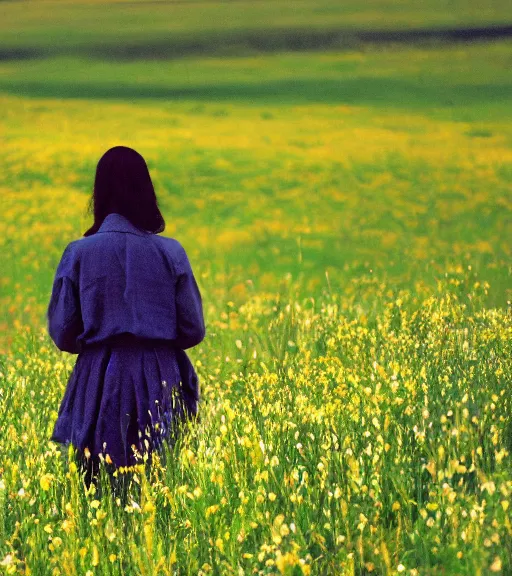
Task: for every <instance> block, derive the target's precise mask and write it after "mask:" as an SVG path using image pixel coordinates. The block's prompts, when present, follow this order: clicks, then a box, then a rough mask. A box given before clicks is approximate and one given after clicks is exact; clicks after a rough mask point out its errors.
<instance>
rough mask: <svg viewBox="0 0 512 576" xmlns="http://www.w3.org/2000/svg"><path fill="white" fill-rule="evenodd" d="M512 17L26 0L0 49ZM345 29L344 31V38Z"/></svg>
mask: <svg viewBox="0 0 512 576" xmlns="http://www.w3.org/2000/svg"><path fill="white" fill-rule="evenodd" d="M99 6H101V13H99V12H98V9H99V8H98V7H99ZM98 14H100V16H99V17H98ZM511 22H512V14H511V12H510V9H509V8H508V4H507V2H504V0H486V2H484V3H482V2H477V1H476V0H471V1H468V0H455V1H452V2H449V3H448V2H445V1H443V0H428V1H427V2H422V3H421V4H418V3H417V2H413V1H411V0H404V1H400V2H383V1H382V0H370V1H368V2H364V3H361V2H353V1H351V2H345V1H344V2H335V1H333V0H314V1H313V0H294V1H293V2H288V1H286V0H258V1H256V2H253V1H233V2H231V1H225V2H215V1H205V2H195V1H192V2H190V1H186V0H185V1H183V2H144V1H140V2H101V3H98V2H97V1H65V0H56V1H55V0H53V1H48V0H26V1H23V2H16V1H13V2H5V3H3V4H2V19H1V21H0V51H3V52H4V53H5V54H9V53H10V52H9V51H15V50H20V49H22V50H34V51H35V52H38V51H39V52H41V53H43V54H48V53H58V52H74V51H78V52H80V53H83V54H97V55H100V56H102V57H104V58H107V59H109V58H114V59H118V58H141V57H142V58H151V57H156V58H162V57H166V56H167V57H168V56H173V55H183V54H186V53H194V52H198V51H199V52H203V53H204V52H207V53H208V52H211V53H218V52H220V53H224V54H228V53H231V54H233V55H236V54H239V53H240V52H241V51H247V50H252V51H255V50H256V51H258V50H276V49H277V50H279V49H285V48H294V47H295V48H300V47H301V46H302V48H307V47H308V46H310V47H314V45H319V46H322V45H328V44H333V45H335V46H336V45H337V44H338V45H340V44H341V45H345V44H349V45H350V44H353V43H354V42H357V40H356V39H355V38H354V37H353V35H352V34H351V31H358V30H373V29H377V30H395V29H396V30H407V29H415V28H427V29H433V28H440V29H443V28H460V27H477V26H486V25H499V24H502V25H503V24H510V23H511ZM340 30H342V31H345V32H344V34H343V35H342V36H339V37H338V36H337V35H336V32H339V31H340ZM308 31H309V32H308ZM308 34H309V35H308ZM333 35H334V36H335V37H333ZM12 53H13V55H14V54H15V52H12Z"/></svg>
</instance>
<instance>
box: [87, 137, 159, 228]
mask: <svg viewBox="0 0 512 576" xmlns="http://www.w3.org/2000/svg"><path fill="white" fill-rule="evenodd" d="M111 212H117V213H118V214H121V215H123V216H125V217H126V218H127V219H128V220H129V221H130V222H131V223H132V224H133V225H134V226H137V228H141V229H142V230H147V231H148V232H152V233H153V234H158V233H159V232H163V231H164V230H165V220H164V218H163V216H162V214H161V212H160V209H159V207H158V201H157V198H156V194H155V189H154V188H153V182H152V181H151V176H150V175H149V170H148V167H147V165H146V161H145V160H144V158H143V157H142V156H141V155H140V154H139V153H138V152H136V151H135V150H133V149H132V148H128V147H126V146H114V147H113V148H110V150H107V151H106V152H105V154H103V156H102V157H101V158H100V161H99V162H98V165H97V167H96V176H95V179H94V191H93V194H92V196H91V199H90V201H89V205H88V208H87V213H88V214H93V215H94V224H93V225H92V226H91V227H90V228H89V229H88V230H87V231H86V232H85V233H84V236H91V235H92V234H95V233H96V232H97V231H98V228H99V227H100V226H101V224H102V222H103V220H104V219H105V217H106V216H108V214H110V213H111Z"/></svg>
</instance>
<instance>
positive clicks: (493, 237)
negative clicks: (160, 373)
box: [0, 2, 512, 576]
mask: <svg viewBox="0 0 512 576" xmlns="http://www.w3.org/2000/svg"><path fill="white" fill-rule="evenodd" d="M22 4H23V5H24V6H25V9H26V10H25V12H23V11H22ZM49 5H50V3H47V2H41V4H40V5H39V4H38V5H37V6H36V5H35V4H34V3H32V2H25V3H21V2H20V3H15V2H14V3H6V4H4V5H2V10H4V9H5V12H6V13H7V14H10V16H9V18H12V17H13V16H12V14H14V12H13V11H15V10H18V16H17V17H16V18H17V22H18V23H19V22H21V15H23V17H24V21H25V24H24V26H26V30H29V28H28V26H29V25H28V22H29V20H30V19H31V20H32V24H31V26H32V32H33V34H32V35H30V42H28V41H27V36H25V37H23V35H20V36H19V40H15V38H14V36H15V34H14V32H15V31H16V30H18V32H19V31H20V26H21V24H17V26H18V28H16V27H12V28H11V30H12V33H11V32H10V33H9V34H8V35H7V36H4V35H3V34H0V36H1V37H2V40H1V42H2V43H4V44H3V46H5V45H7V44H8V43H11V42H15V41H16V42H19V45H22V44H23V45H25V44H30V43H31V42H32V43H33V44H32V45H34V46H35V45H39V46H42V45H43V44H44V43H45V42H46V43H47V44H48V45H50V44H52V43H53V42H54V38H58V37H59V36H58V34H61V32H59V31H58V30H56V29H55V28H54V29H53V30H52V27H51V26H48V27H47V28H46V26H47V23H46V22H45V20H44V18H45V17H46V16H45V15H46V13H48V14H51V10H48V6H49ZM38 6H42V7H44V6H46V8H47V10H46V12H45V10H44V9H43V8H39V7H38ZM52 6H53V9H54V10H62V12H59V14H64V11H68V12H67V13H66V14H65V15H66V18H68V20H67V22H68V25H69V27H70V29H71V28H72V26H73V22H74V21H75V22H78V21H79V16H80V14H81V15H82V16H83V15H84V13H88V12H85V11H86V8H84V7H83V6H79V5H70V4H67V3H62V4H59V5H57V4H55V5H52ZM159 6H160V4H159V3H155V4H150V3H147V4H145V3H141V6H135V5H127V4H119V5H118V6H115V7H111V9H112V11H113V12H112V13H114V11H115V10H118V11H121V10H124V11H126V12H131V13H133V12H134V11H140V10H142V11H143V10H147V14H152V13H153V14H154V12H151V11H152V10H153V11H154V10H157V9H158V7H159ZM205 6H206V4H196V3H190V4H189V3H184V4H175V5H162V6H161V8H162V10H171V9H176V10H183V11H186V10H193V9H196V10H197V8H198V7H201V8H204V7H205ZM208 6H210V5H208ZM279 6H281V7H282V8H283V10H284V7H285V6H287V5H284V4H279V3H273V4H272V5H271V4H269V3H266V2H261V3H256V2H254V3H252V4H251V5H244V4H243V3H239V2H235V3H232V4H230V5H229V8H230V9H231V10H232V12H231V13H230V14H231V16H230V17H231V18H232V19H233V20H232V21H230V22H231V24H232V25H233V26H234V24H233V22H235V19H236V18H238V17H239V16H237V14H238V15H240V14H241V13H242V12H237V11H238V10H240V11H241V10H242V8H244V7H245V8H247V12H244V13H243V14H244V18H247V21H250V22H254V24H255V25H257V23H258V20H257V18H256V17H254V13H253V12H251V11H252V10H254V11H255V12H257V11H260V12H261V13H262V12H263V11H265V10H277V9H278V7H279ZM302 6H306V5H305V4H304V5H302ZM316 6H318V7H321V5H319V4H316ZM325 6H327V4H326V5H325ZM329 6H330V7H331V8H332V9H333V10H334V11H336V10H339V15H340V18H341V15H342V14H343V10H345V9H346V10H347V14H348V15H349V17H348V19H351V21H354V22H355V21H356V20H357V19H358V18H359V19H361V18H363V14H365V13H366V15H367V11H368V10H370V9H372V10H375V13H376V14H377V13H379V14H381V15H382V14H383V13H384V12H383V11H385V10H390V8H386V6H384V5H382V6H379V5H377V4H375V5H369V4H366V5H360V6H363V9H362V11H361V12H360V13H359V12H358V11H357V10H353V7H352V12H350V11H349V7H348V6H347V5H343V6H341V5H340V6H337V8H335V7H334V5H333V4H330V5H329ZM440 6H441V5H434V4H433V3H432V4H429V5H428V6H427V5H423V6H422V8H421V14H420V13H418V16H417V18H416V19H410V22H411V23H414V22H420V21H421V22H424V23H425V24H426V25H433V23H434V20H435V19H438V20H440V19H443V18H444V22H445V23H446V22H447V21H448V17H447V12H444V16H443V10H441V9H440ZM457 6H458V5H457ZM457 6H456V5H453V12H452V13H450V14H451V16H450V18H459V20H460V19H463V18H470V17H471V14H472V13H473V15H475V14H476V12H477V11H478V10H477V8H471V6H474V7H476V6H477V5H476V4H475V5H466V4H464V6H468V9H467V12H465V11H463V9H462V8H463V5H462V4H460V10H459V12H457V10H458V8H457ZM487 6H489V5H487ZM308 7H309V8H308V10H313V7H314V5H313V4H308ZM395 7H396V5H395ZM28 8H30V9H28ZM249 8H250V9H249ZM211 9H220V8H218V6H217V5H215V6H213V5H212V6H211ZM226 9H227V7H226ZM304 9H305V8H304ZM402 9H404V7H403V5H402ZM411 9H412V8H411ZM87 10H90V8H88V9H87ZM205 10H206V8H205ZM358 10H359V6H358ZM486 10H487V8H485V9H484V8H482V12H481V16H482V21H484V20H485V18H484V12H485V11H486ZM38 11H40V12H38ZM80 11H82V12H80ZM120 13H121V12H119V14H120ZM427 13H429V14H430V17H427V16H426V14H427ZM73 14H74V15H75V16H73ZM201 14H203V15H204V18H206V12H204V13H203V12H201ZM400 14H401V13H400V12H396V17H397V20H396V21H395V22H393V25H397V24H398V18H399V17H401V16H400ZM404 14H407V10H405V11H404ZM388 15H389V12H388ZM196 17H197V12H196ZM240 17H241V16H240ZM299 17H302V18H305V16H304V13H302V16H301V13H300V10H299V11H297V15H294V18H299ZM73 18H76V20H73ZM108 18H109V16H106V17H105V20H106V21H107V24H106V26H107V28H106V29H107V30H109V28H108V26H109V25H108ZM190 18H191V21H192V20H193V19H192V16H190ZM262 18H263V16H262ZM283 18H284V15H283ZM333 18H334V16H333ZM55 20H56V21H57V20H58V18H57V16H55ZM210 20H211V19H210ZM306 20H307V21H309V20H311V21H313V19H312V18H310V15H308V18H306ZM211 21H212V22H213V20H211ZM375 21H377V19H376V20H375ZM375 21H374V22H375ZM7 22H9V20H8V19H7ZM81 22H82V27H83V29H82V34H83V36H82V38H86V34H89V32H91V28H90V26H93V25H92V24H88V23H87V19H84V18H82V20H81ZM158 22H159V21H157V22H155V30H156V31H158V26H159V23H158ZM180 22H181V23H182V25H183V26H185V24H186V19H185V18H184V19H183V20H181V21H180ZM194 22H195V24H198V22H196V21H195V20H194ZM365 22H367V23H368V26H370V24H371V25H373V24H372V23H371V22H370V21H369V20H365ZM387 22H389V19H388V20H387ZM12 24H13V20H12V19H11V20H10V24H9V26H12ZM121 24H122V26H123V27H125V26H126V22H122V23H121V21H120V25H121ZM1 25H5V26H7V25H8V24H1ZM1 25H0V26H1ZM212 25H213V24H212ZM226 25H230V24H229V22H228V23H227V24H226ZM240 25H241V24H240ZM276 25H277V24H276ZM280 25H281V24H280ZM390 25H391V23H390ZM94 26H96V24H94ZM123 29H124V30H125V32H124V33H125V34H126V36H125V37H124V38H125V39H126V38H128V37H131V35H132V33H133V34H135V32H134V31H133V30H132V31H130V29H129V27H128V26H126V27H125V28H123ZM27 34H28V32H27ZM148 34H149V31H148ZM106 37H107V36H106ZM108 37H109V38H111V36H108ZM5 38H7V40H6V39H5ZM97 39H98V37H97V36H94V35H92V36H90V37H89V36H87V42H89V41H90V42H91V45H92V44H94V43H95V42H96V41H97ZM66 41H67V40H66ZM63 42H65V40H64V39H63ZM38 43H39V44H38ZM511 48H512V44H511V43H510V42H507V41H500V42H495V43H473V44H469V45H461V44H458V45H445V46H437V47H436V46H430V47H425V46H424V47H419V46H411V47H404V46H402V47H398V46H379V47H375V46H367V47H365V48H362V49H358V50H345V51H343V52H334V51H333V52H329V53H325V54H324V53H307V52H304V53H293V54H290V53H285V52H276V53H275V54H272V55H266V56H265V57H258V58H255V57H247V56H245V57H241V56H237V57H233V58H197V57H188V58H183V59H180V60H173V61H161V62H158V63H157V62H153V61H149V60H147V61H146V60H141V61H137V62H125V63H123V64H119V63H117V64H115V63H113V62H109V61H98V60H94V59H87V58H83V57H81V58H78V57H76V56H72V55H67V56H55V57H51V58H45V59H34V60H23V61H22V60H17V61H3V62H2V63H1V64H0V110H1V113H0V131H1V133H2V139H3V147H2V150H1V151H0V168H1V170H0V193H1V194H2V206H3V208H2V213H1V215H0V230H1V231H2V234H0V250H1V252H2V266H1V268H0V333H1V340H0V348H1V350H0V352H1V354H0V424H1V426H0V428H1V429H2V431H3V432H2V434H0V454H1V456H0V565H1V566H2V568H3V569H4V570H5V571H6V573H16V572H18V573H25V574H28V573H31V574H37V575H39V574H41V575H46V574H52V575H53V574H64V573H66V574H70V575H71V574H77V575H81V574H86V573H87V571H89V570H90V571H91V574H102V575H103V574H105V575H107V574H116V575H117V574H121V573H123V574H141V573H146V574H172V573H173V570H176V569H178V573H179V574H239V573H245V574H278V573H279V574H286V575H288V576H290V575H293V576H297V575H301V574H305V575H308V574H311V575H317V574H318V575H331V574H333V575H334V574H336V575H339V574H343V575H345V574H347V575H348V574H351V575H352V574H357V575H358V576H368V575H370V574H371V575H373V574H378V575H386V576H387V575H395V574H407V575H409V576H415V575H416V576H417V575H422V576H423V574H428V575H429V576H438V575H439V576H440V575H444V576H446V575H450V576H455V575H457V576H459V575H462V576H474V575H480V576H487V574H501V575H503V576H505V575H508V574H510V571H511V569H512V540H511V533H510V520H509V515H510V514H509V512H510V507H509V503H510V495H511V494H512V478H511V475H510V451H511V450H512V445H511V443H510V438H511V417H512V412H511V404H510V393H509V391H510V387H511V385H512V381H511V377H510V374H512V366H511V358H512V354H511V353H512V349H511V346H512V325H511V315H510V310H511V308H510V301H511V300H512V290H511V287H512V268H511V266H510V262H511V246H512V242H511V240H512V236H511V232H510V231H511V230H512V218H511V214H512V196H511V192H510V191H511V189H512V171H511V169H510V166H511V165H512V164H511V162H512V117H511V113H510V110H511V109H512V107H511V105H512V96H511V94H512V92H511V90H510V86H511V84H512V73H511V70H512V67H511V66H510V63H511V55H512V50H511ZM116 144H124V145H128V146H132V147H134V148H135V149H136V150H138V151H139V152H141V153H142V154H143V156H144V157H145V158H146V160H147V162H148V166H149V169H150V173H151V175H152V178H153V182H154V184H155V189H156V192H157V197H158V199H159V202H160V206H161V208H162V212H163V214H164V217H165V219H166V222H167V227H166V230H165V231H164V233H163V234H164V235H168V236H173V237H176V238H178V239H179V240H180V241H181V242H182V244H183V245H184V247H185V248H186V250H187V253H188V254H189V257H190V260H191V263H192V266H193V269H194V271H195V273H196V277H197V280H198V284H199V286H200V289H201V292H202V295H203V305H204V311H205V319H206V324H207V338H206V339H205V341H204V342H203V343H202V344H201V345H199V346H198V347H197V348H195V349H193V350H191V351H190V352H189V354H190V357H191V359H192V361H193V363H194V365H195V366H196V367H197V371H198V374H199V377H200V384H201V394H202V404H201V405H200V414H201V417H202V421H201V423H200V425H198V426H197V427H196V428H194V429H191V430H189V431H188V433H187V434H184V435H183V437H182V442H180V443H179V445H178V448H177V450H176V452H175V454H173V455H172V458H173V460H172V462H173V464H172V465H169V466H167V467H161V466H159V465H158V463H157V465H156V466H155V467H154V468H153V469H152V470H151V471H150V473H149V480H150V482H149V483H148V482H146V476H145V475H144V474H142V473H137V474H136V476H135V477H136V479H137V480H138V482H139V483H140V484H137V483H134V484H133V485H132V488H131V490H132V492H131V496H132V497H133V498H134V500H135V501H136V504H138V506H140V510H139V509H138V508H137V507H136V506H133V505H131V506H128V507H127V508H126V509H125V508H123V507H122V506H118V505H117V503H116V502H115V501H114V502H110V501H109V500H108V499H104V498H101V502H100V501H95V499H96V496H97V495H94V494H85V493H84V491H83V489H82V487H81V485H80V479H79V477H78V476H77V474H76V470H74V469H73V466H70V464H69V462H68V461H67V460H66V458H62V455H61V453H60V452H59V450H58V447H57V446H56V445H54V444H53V443H50V442H49V441H48V437H49V434H50V432H51V429H52V425H53V422H54V420H55V418H56V416H57V412H56V411H57V409H58V405H59V402H60V400H61V398H62V394H63V392H64V389H65V386H66V383H67V381H68V378H69V375H70V372H71V370H72V368H73V363H74V360H75V358H74V357H73V356H70V355H67V354H61V353H60V352H58V351H57V350H56V349H55V347H54V345H53V343H52V342H51V341H50V340H49V338H48V335H47V333H46V331H45V326H44V321H45V317H44V314H45V311H46V306H47V304H48V300H49V296H50V289H51V282H52V279H53V274H54V272H55V269H56V266H57V263H58V261H59V259H60V256H61V255H62V251H63V249H64V247H65V246H66V245H67V244H68V243H69V242H70V241H71V240H74V239H77V238H79V237H80V236H81V235H82V234H83V232H84V231H85V229H86V228H88V227H89V226H90V224H91V221H90V218H89V217H88V216H87V215H85V213H84V211H85V208H86V205H87V202H88V200H89V196H90V193H91V190H92V184H93V178H94V170H95V167H96V164H97V162H98V160H99V158H100V157H101V155H102V154H103V153H104V152H105V151H106V150H107V149H108V148H109V147H110V146H114V145H116ZM260 442H261V444H260ZM262 445H263V447H264V449H265V452H263V451H262V448H261V446H262ZM96 506H98V507H97V508H95V507H96ZM26 568H28V569H29V570H26ZM29 571H30V572H29ZM415 571H416V572H415Z"/></svg>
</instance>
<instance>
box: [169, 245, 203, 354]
mask: <svg viewBox="0 0 512 576" xmlns="http://www.w3.org/2000/svg"><path fill="white" fill-rule="evenodd" d="M178 256H179V257H178V261H177V265H176V345H177V346H178V347H179V348H181V349H182V350H186V349H187V348H192V347H193V346H197V344H199V343H200V342H202V341H203V339H204V337H205V335H206V328H205V323H204V316H203V304H202V299H201V294H200V292H199V288H198V286H197V282H196V279H195V277H194V274H193V272H192V268H191V266H190V261H189V259H188V256H187V254H186V252H185V250H184V249H183V247H182V246H180V248H179V253H178Z"/></svg>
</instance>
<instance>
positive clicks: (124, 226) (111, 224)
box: [96, 212, 151, 236]
mask: <svg viewBox="0 0 512 576" xmlns="http://www.w3.org/2000/svg"><path fill="white" fill-rule="evenodd" d="M103 232H128V233H130V234H136V235H137V236H148V235H149V234H151V232H148V231H146V230H142V229H141V228H137V227H136V226H134V225H133V224H132V223H131V222H130V221H129V220H128V218H126V217H125V216H123V215H122V214H118V213H117V212H111V213H110V214H108V215H107V216H106V217H105V218H104V219H103V222H102V224H101V226H100V227H99V228H98V230H97V232H96V234H101V233H103Z"/></svg>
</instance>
